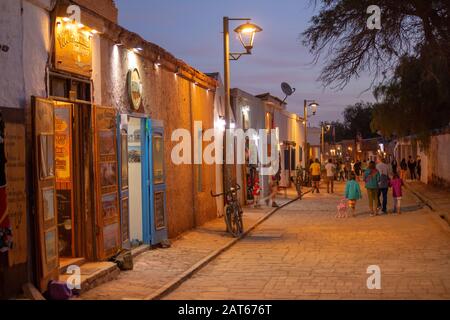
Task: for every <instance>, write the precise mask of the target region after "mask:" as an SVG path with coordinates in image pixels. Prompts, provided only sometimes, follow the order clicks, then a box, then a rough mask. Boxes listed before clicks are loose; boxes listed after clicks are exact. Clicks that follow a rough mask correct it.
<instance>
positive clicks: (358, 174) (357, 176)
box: [354, 160, 361, 181]
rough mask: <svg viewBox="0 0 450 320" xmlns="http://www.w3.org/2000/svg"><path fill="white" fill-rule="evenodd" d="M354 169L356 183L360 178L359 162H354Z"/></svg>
mask: <svg viewBox="0 0 450 320" xmlns="http://www.w3.org/2000/svg"><path fill="white" fill-rule="evenodd" d="M354 169H355V176H356V181H359V177H360V176H361V161H360V160H358V161H356V163H355V166H354Z"/></svg>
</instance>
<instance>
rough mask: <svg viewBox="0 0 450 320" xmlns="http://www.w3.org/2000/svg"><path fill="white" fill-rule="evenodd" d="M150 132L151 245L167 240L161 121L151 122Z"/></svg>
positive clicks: (162, 129) (162, 128)
mask: <svg viewBox="0 0 450 320" xmlns="http://www.w3.org/2000/svg"><path fill="white" fill-rule="evenodd" d="M148 122H150V120H148ZM151 123H152V126H151V131H150V137H151V145H150V148H151V149H150V156H149V160H148V161H149V163H150V166H149V167H150V177H151V179H150V204H151V211H150V212H151V213H150V225H151V238H152V239H151V243H152V244H158V243H160V242H162V241H163V240H166V239H167V236H168V231H167V212H166V173H165V164H164V152H165V150H164V126H163V123H162V122H161V121H155V120H151Z"/></svg>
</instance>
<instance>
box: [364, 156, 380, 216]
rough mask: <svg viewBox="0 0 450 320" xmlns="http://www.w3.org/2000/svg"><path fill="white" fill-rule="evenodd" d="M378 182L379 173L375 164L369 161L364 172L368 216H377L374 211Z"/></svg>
mask: <svg viewBox="0 0 450 320" xmlns="http://www.w3.org/2000/svg"><path fill="white" fill-rule="evenodd" d="M378 181H380V173H379V172H378V170H377V168H376V167H375V162H374V161H370V162H369V167H368V168H367V169H366V171H365V172H364V182H365V186H366V190H367V196H368V199H369V208H370V216H371V217H373V216H375V215H378V212H377V210H376V205H377V197H378Z"/></svg>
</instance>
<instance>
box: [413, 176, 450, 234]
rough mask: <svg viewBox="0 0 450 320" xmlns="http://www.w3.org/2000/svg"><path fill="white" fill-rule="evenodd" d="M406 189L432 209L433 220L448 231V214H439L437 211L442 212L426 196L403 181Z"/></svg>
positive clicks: (449, 222)
mask: <svg viewBox="0 0 450 320" xmlns="http://www.w3.org/2000/svg"><path fill="white" fill-rule="evenodd" d="M405 187H406V189H408V191H410V192H411V193H412V194H414V196H416V197H417V198H418V199H419V200H420V201H422V202H423V203H424V204H425V205H426V206H427V207H429V208H430V210H431V211H432V213H433V214H432V217H433V218H435V219H434V220H435V222H436V223H438V224H439V225H440V226H441V227H442V228H443V229H444V230H445V231H449V230H450V229H449V228H450V221H449V220H448V215H447V214H446V213H443V215H440V214H439V212H442V211H441V210H439V209H438V208H436V205H435V204H434V203H433V202H432V201H431V200H430V199H428V198H427V197H425V196H424V195H421V194H420V193H419V192H417V191H415V190H413V188H411V187H410V186H409V185H408V184H406V183H405Z"/></svg>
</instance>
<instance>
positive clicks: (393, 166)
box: [391, 158, 398, 174]
mask: <svg viewBox="0 0 450 320" xmlns="http://www.w3.org/2000/svg"><path fill="white" fill-rule="evenodd" d="M391 167H392V174H396V173H398V172H397V167H398V163H397V160H396V159H395V158H394V159H393V160H392V162H391Z"/></svg>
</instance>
